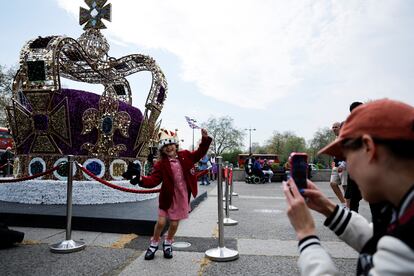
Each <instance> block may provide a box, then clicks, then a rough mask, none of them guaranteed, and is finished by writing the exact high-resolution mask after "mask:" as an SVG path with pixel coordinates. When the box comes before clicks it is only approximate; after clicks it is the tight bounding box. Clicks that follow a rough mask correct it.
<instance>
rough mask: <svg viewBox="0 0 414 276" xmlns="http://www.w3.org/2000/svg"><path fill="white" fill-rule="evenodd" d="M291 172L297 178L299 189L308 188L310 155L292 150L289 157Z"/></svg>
mask: <svg viewBox="0 0 414 276" xmlns="http://www.w3.org/2000/svg"><path fill="white" fill-rule="evenodd" d="M289 160H290V174H291V177H292V178H293V180H295V183H296V186H297V187H298V190H299V191H300V190H301V189H306V188H307V186H308V184H307V178H308V155H307V154H306V153H303V152H292V153H291V154H290V157H289Z"/></svg>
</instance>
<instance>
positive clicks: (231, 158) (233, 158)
mask: <svg viewBox="0 0 414 276" xmlns="http://www.w3.org/2000/svg"><path fill="white" fill-rule="evenodd" d="M240 153H243V152H242V150H240V149H234V150H231V151H226V152H223V154H222V155H221V156H222V157H223V161H228V162H230V163H232V164H233V166H234V167H237V162H238V160H239V154H240Z"/></svg>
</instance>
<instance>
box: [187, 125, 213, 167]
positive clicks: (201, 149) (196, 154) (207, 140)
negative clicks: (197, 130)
mask: <svg viewBox="0 0 414 276" xmlns="http://www.w3.org/2000/svg"><path fill="white" fill-rule="evenodd" d="M211 141H213V139H212V138H211V137H210V136H208V133H207V130H205V129H201V143H200V145H199V146H198V148H197V150H195V151H193V152H190V158H191V160H192V161H193V163H197V162H198V161H199V160H200V159H201V158H203V156H204V155H206V154H207V151H208V148H209V147H210V144H211Z"/></svg>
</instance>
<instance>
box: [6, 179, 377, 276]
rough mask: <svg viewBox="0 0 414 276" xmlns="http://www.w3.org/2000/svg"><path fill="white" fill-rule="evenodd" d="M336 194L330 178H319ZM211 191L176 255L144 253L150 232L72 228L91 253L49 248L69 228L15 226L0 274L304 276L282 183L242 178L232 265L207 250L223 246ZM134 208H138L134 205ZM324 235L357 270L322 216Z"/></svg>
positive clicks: (229, 230) (183, 232) (347, 268)
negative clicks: (149, 257) (18, 240)
mask: <svg viewBox="0 0 414 276" xmlns="http://www.w3.org/2000/svg"><path fill="white" fill-rule="evenodd" d="M317 185H318V186H319V187H321V189H322V190H324V191H325V192H326V193H327V194H329V196H331V197H332V198H333V197H334V195H333V193H332V192H331V190H330V187H329V184H328V183H324V182H323V183H322V182H321V183H317ZM202 189H203V190H204V189H208V191H209V193H208V198H207V199H206V200H205V201H203V202H202V203H201V204H200V205H199V206H198V207H197V208H196V209H195V210H194V211H193V212H192V213H191V214H190V218H189V219H188V220H185V221H183V222H182V223H181V225H180V228H179V230H178V232H177V237H176V241H185V242H189V243H191V246H190V247H188V248H185V249H177V250H176V251H175V252H174V258H173V259H171V260H167V259H164V258H163V257H162V251H159V252H157V255H156V258H155V259H154V260H153V261H145V260H144V258H143V253H144V251H145V249H146V247H147V245H148V240H149V237H146V236H139V237H138V236H136V235H134V234H130V235H126V234H110V233H97V232H82V231H73V233H72V238H73V239H74V240H81V241H84V242H85V243H86V244H87V247H86V249H85V250H83V251H81V252H76V253H70V254H53V253H51V252H50V251H49V247H48V246H49V245H50V244H53V243H56V242H59V241H62V240H63V239H64V237H65V231H64V230H61V229H41V228H22V227H12V228H13V229H16V230H19V231H23V232H25V240H24V242H23V244H21V245H18V246H16V247H13V248H10V249H5V250H0V268H1V269H0V271H1V272H0V274H1V275H180V276H181V275H298V273H299V271H298V269H297V266H296V262H297V257H298V254H297V241H296V239H295V235H294V234H293V230H292V228H291V226H290V224H289V221H288V219H287V217H286V215H285V207H286V204H285V200H284V197H283V192H282V189H281V183H269V184H261V185H252V184H245V183H242V182H236V183H235V191H236V192H238V193H239V196H238V197H234V198H233V205H235V206H237V207H238V208H239V210H238V211H232V212H230V218H232V219H234V220H237V221H238V225H236V226H225V231H224V232H225V245H226V247H228V248H231V249H235V250H237V251H238V252H239V255H240V257H239V259H238V260H236V261H231V262H211V261H209V260H208V259H206V258H205V256H204V253H205V251H206V250H208V249H211V248H215V247H217V246H218V239H217V235H218V228H217V189H216V187H215V185H210V186H207V187H203V186H202ZM360 211H361V213H362V215H364V216H365V217H367V218H368V219H369V218H370V215H369V207H368V205H367V204H366V203H362V206H361V210H360ZM131 212H133V210H131ZM315 219H316V221H317V227H318V235H319V236H320V237H321V240H322V241H323V245H324V246H325V248H327V249H328V251H329V252H330V254H331V255H332V256H333V258H334V261H335V263H336V264H337V266H338V267H339V270H340V271H341V272H342V273H343V275H354V274H355V272H354V271H355V270H354V268H355V263H356V259H355V258H356V256H357V254H356V252H355V251H353V250H352V249H351V248H349V247H348V246H347V245H345V244H344V243H343V242H341V241H340V240H339V239H338V238H337V237H336V236H335V235H334V234H332V233H331V232H330V231H329V230H327V229H325V228H324V227H323V226H322V223H323V217H322V216H320V215H317V214H315Z"/></svg>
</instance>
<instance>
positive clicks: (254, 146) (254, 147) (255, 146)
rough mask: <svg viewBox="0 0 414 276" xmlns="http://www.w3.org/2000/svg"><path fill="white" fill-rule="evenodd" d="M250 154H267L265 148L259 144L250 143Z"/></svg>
mask: <svg viewBox="0 0 414 276" xmlns="http://www.w3.org/2000/svg"><path fill="white" fill-rule="evenodd" d="M252 153H268V152H267V149H266V147H262V146H260V144H259V143H257V142H254V143H252Z"/></svg>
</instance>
